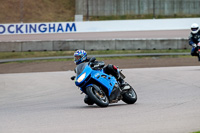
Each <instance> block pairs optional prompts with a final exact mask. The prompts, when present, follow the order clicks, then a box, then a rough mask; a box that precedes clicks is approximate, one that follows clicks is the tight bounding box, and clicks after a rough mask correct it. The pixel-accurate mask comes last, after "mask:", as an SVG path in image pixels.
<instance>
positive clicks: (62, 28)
mask: <svg viewBox="0 0 200 133" xmlns="http://www.w3.org/2000/svg"><path fill="white" fill-rule="evenodd" d="M76 31H77V28H76V24H75V23H68V22H67V23H19V24H0V34H1V35H3V34H38V33H67V32H76Z"/></svg>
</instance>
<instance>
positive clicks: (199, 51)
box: [197, 43, 200, 61]
mask: <svg viewBox="0 0 200 133" xmlns="http://www.w3.org/2000/svg"><path fill="white" fill-rule="evenodd" d="M197 54H198V59H199V61H200V43H198V44H197Z"/></svg>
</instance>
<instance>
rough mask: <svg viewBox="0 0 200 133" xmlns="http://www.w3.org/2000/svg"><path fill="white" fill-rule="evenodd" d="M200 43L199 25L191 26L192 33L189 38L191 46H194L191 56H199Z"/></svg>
mask: <svg viewBox="0 0 200 133" xmlns="http://www.w3.org/2000/svg"><path fill="white" fill-rule="evenodd" d="M199 42H200V30H199V25H198V24H197V23H193V24H192V25H191V33H190V36H189V45H191V46H192V50H191V55H192V56H198V54H197V44H198V43H199Z"/></svg>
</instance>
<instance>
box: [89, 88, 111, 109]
mask: <svg viewBox="0 0 200 133" xmlns="http://www.w3.org/2000/svg"><path fill="white" fill-rule="evenodd" d="M86 93H87V95H88V97H89V98H90V99H91V100H92V101H93V102H94V103H96V104H97V105H98V106H100V107H107V106H108V105H109V100H108V98H107V96H106V95H105V93H104V92H103V91H102V90H101V89H100V88H99V87H98V86H96V85H94V86H89V87H87V88H86Z"/></svg>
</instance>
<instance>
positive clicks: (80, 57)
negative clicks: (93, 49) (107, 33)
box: [74, 50, 125, 105]
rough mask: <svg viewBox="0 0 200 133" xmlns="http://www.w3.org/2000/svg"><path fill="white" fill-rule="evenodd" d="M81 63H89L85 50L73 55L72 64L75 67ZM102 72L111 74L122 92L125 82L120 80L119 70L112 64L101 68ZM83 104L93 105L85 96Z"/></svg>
mask: <svg viewBox="0 0 200 133" xmlns="http://www.w3.org/2000/svg"><path fill="white" fill-rule="evenodd" d="M83 62H89V58H88V57H87V52H86V51H85V50H77V51H76V52H75V53H74V63H75V64H76V65H79V64H81V63H83ZM103 71H104V72H105V73H106V74H111V75H113V76H114V77H115V78H116V79H117V81H118V82H119V86H120V88H121V89H122V90H123V88H124V86H125V82H124V80H123V79H122V78H121V76H120V73H119V69H118V68H117V67H116V66H115V65H112V64H108V65H107V66H105V67H104V68H103ZM84 102H85V103H87V104H89V105H92V104H93V103H91V102H90V101H89V100H88V96H87V95H86V96H85V98H84Z"/></svg>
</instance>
